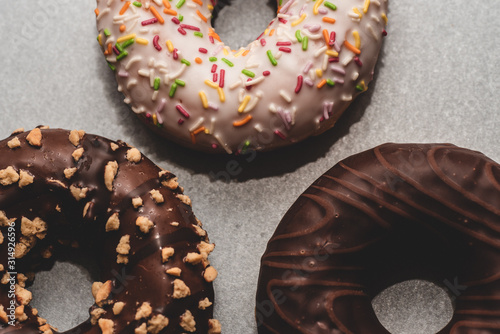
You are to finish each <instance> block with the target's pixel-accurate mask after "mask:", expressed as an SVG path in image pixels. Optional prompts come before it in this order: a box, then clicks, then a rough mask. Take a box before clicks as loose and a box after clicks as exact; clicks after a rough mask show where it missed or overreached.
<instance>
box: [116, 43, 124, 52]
mask: <svg viewBox="0 0 500 334" xmlns="http://www.w3.org/2000/svg"><path fill="white" fill-rule="evenodd" d="M115 46H116V49H118V51H120V53H122V52H123V51H125V50H124V49H123V46H122V45H121V44H120V43H116V44H115Z"/></svg>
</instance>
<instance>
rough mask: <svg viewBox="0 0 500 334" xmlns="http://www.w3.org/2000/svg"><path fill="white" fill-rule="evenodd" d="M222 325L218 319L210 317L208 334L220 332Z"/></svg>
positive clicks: (219, 333) (218, 333)
mask: <svg viewBox="0 0 500 334" xmlns="http://www.w3.org/2000/svg"><path fill="white" fill-rule="evenodd" d="M221 333H222V327H221V325H220V322H219V320H216V319H210V320H208V334H221Z"/></svg>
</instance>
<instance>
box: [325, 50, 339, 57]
mask: <svg viewBox="0 0 500 334" xmlns="http://www.w3.org/2000/svg"><path fill="white" fill-rule="evenodd" d="M325 53H326V55H327V56H330V57H338V56H339V53H338V52H337V51H335V50H327V51H326V52H325Z"/></svg>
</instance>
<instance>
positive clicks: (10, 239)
mask: <svg viewBox="0 0 500 334" xmlns="http://www.w3.org/2000/svg"><path fill="white" fill-rule="evenodd" d="M21 132H22V130H21V131H18V132H16V133H14V134H13V135H12V136H11V137H9V138H8V139H6V140H4V141H0V231H1V238H0V241H1V243H0V264H1V268H0V269H1V270H2V272H0V277H1V283H2V284H0V289H1V293H0V333H10V332H14V333H45V334H48V333H53V332H56V330H55V329H54V328H52V327H51V326H50V325H49V324H47V322H46V321H45V320H44V319H43V318H41V317H40V315H39V314H38V311H37V310H36V309H35V308H33V307H31V306H30V305H29V303H30V301H31V299H32V294H31V292H30V291H29V290H28V289H29V283H30V280H31V279H32V278H33V275H32V274H30V273H32V272H36V271H37V270H38V269H39V268H40V266H43V265H44V264H46V263H47V262H50V261H54V259H56V258H57V254H58V253H59V252H61V251H63V252H66V251H67V250H68V248H71V247H78V248H79V249H81V250H82V251H83V252H85V254H88V255H90V256H93V257H94V258H95V260H96V261H97V262H98V264H99V266H100V269H101V273H100V275H101V277H100V281H101V282H95V283H94V284H93V286H92V293H93V295H94V298H95V304H94V305H93V306H92V307H91V308H90V318H89V320H88V321H86V322H84V323H82V324H81V325H79V326H77V327H76V328H73V329H71V330H69V331H67V332H66V333H80V334H81V333H136V334H139V333H144V334H145V333H194V332H196V333H220V325H219V323H218V321H217V320H214V319H212V314H213V306H212V303H213V297H214V292H213V288H212V281H213V280H214V279H215V276H216V274H217V272H216V271H215V269H214V268H213V267H211V266H210V265H209V262H208V259H207V257H208V254H209V253H210V252H211V251H212V250H213V247H214V245H213V244H210V243H208V238H207V235H206V232H205V231H204V230H203V229H202V227H201V223H200V221H199V220H198V219H197V218H196V217H195V216H194V215H193V213H192V211H191V201H190V199H189V198H188V197H187V196H186V195H184V194H183V190H182V188H181V187H179V185H178V183H177V178H176V177H175V176H174V175H173V174H171V173H170V172H168V171H164V170H161V169H160V168H159V167H157V166H156V165H154V164H153V163H152V162H151V161H150V160H148V159H147V158H146V157H144V156H142V155H141V153H140V152H139V151H138V150H137V149H135V148H132V147H130V146H128V145H126V144H125V143H123V142H113V141H110V140H107V139H105V138H102V137H99V136H95V135H88V134H85V133H84V132H83V131H71V132H70V131H65V130H50V129H41V128H36V129H34V130H32V131H31V132H26V133H21ZM16 273H17V274H16ZM53 292H54V293H57V288H56V287H54V291H53ZM61 312H71V310H61Z"/></svg>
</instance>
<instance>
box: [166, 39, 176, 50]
mask: <svg viewBox="0 0 500 334" xmlns="http://www.w3.org/2000/svg"><path fill="white" fill-rule="evenodd" d="M165 44H166V45H167V49H168V52H174V45H173V44H172V41H171V40H168V41H166V42H165Z"/></svg>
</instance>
